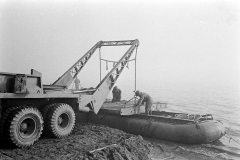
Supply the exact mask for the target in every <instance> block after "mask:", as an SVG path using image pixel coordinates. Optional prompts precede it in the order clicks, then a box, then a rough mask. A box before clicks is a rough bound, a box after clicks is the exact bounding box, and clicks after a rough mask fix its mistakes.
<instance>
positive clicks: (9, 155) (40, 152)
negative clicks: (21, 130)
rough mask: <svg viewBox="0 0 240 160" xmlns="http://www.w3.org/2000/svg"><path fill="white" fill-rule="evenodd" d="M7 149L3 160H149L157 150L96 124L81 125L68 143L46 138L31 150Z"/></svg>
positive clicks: (0, 156) (0, 152)
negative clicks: (153, 150)
mask: <svg viewBox="0 0 240 160" xmlns="http://www.w3.org/2000/svg"><path fill="white" fill-rule="evenodd" d="M3 146H4V147H5V146H6V145H3ZM4 147H1V148H0V159H1V160H10V159H16V160H20V159H24V160H25V159H28V160H33V159H34V160H35V159H49V160H52V159H57V160H64V159H66V160H77V159H79V160H81V159H83V160H101V159H102V160H103V159H109V160H138V159H140V160H148V159H151V158H150V154H151V150H152V149H153V148H154V146H153V145H152V144H151V143H150V142H148V141H145V140H143V138H142V137H141V136H136V135H132V134H128V133H126V132H123V131H121V130H118V129H113V128H110V127H107V126H103V125H96V124H92V123H83V124H77V125H76V126H75V128H74V130H73V132H72V134H71V135H70V136H68V137H66V138H64V139H50V138H45V137H43V138H41V139H40V140H39V141H38V142H37V143H35V144H34V145H33V146H31V147H28V148H16V149H9V148H4Z"/></svg>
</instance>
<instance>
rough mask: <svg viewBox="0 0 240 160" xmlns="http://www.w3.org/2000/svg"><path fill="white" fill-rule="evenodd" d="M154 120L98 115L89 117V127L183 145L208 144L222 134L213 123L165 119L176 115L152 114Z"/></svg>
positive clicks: (219, 128)
mask: <svg viewBox="0 0 240 160" xmlns="http://www.w3.org/2000/svg"><path fill="white" fill-rule="evenodd" d="M154 114H155V115H154V116H145V115H130V116H122V115H115V114H105V113H101V112H100V113H99V114H98V115H90V117H89V118H90V121H91V122H93V123H98V124H103V125H107V126H110V127H113V128H117V129H120V130H123V131H125V132H128V133H132V134H136V135H141V136H144V137H150V138H157V139H162V140H167V141H173V142H180V143H186V144H202V143H211V142H213V141H215V140H218V139H219V138H221V137H222V136H223V135H224V134H225V128H224V126H223V124H222V123H221V122H219V121H217V120H208V119H206V120H201V121H198V122H196V121H189V120H184V119H176V118H169V117H173V115H176V114H177V113H170V112H155V113H154ZM163 115H164V116H163Z"/></svg>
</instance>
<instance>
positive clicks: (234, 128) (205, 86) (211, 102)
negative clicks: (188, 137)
mask: <svg viewBox="0 0 240 160" xmlns="http://www.w3.org/2000/svg"><path fill="white" fill-rule="evenodd" d="M144 84H145V85H144ZM119 87H120V88H121V89H122V90H123V93H122V94H123V97H124V98H125V99H130V98H131V97H133V92H132V91H128V90H129V89H128V88H129V87H124V86H119ZM137 89H139V90H141V91H143V92H146V93H149V94H150V95H151V96H152V97H153V99H154V101H164V102H167V103H168V107H167V109H165V110H166V111H172V112H185V113H193V114H212V115H213V118H214V119H217V120H220V121H221V122H223V124H224V126H225V128H226V133H227V135H229V136H231V137H232V138H233V139H232V140H230V139H229V138H227V137H226V136H224V137H222V138H221V139H220V140H219V141H217V142H214V143H212V144H204V145H185V144H178V143H173V142H167V141H163V140H156V139H150V141H152V142H156V143H157V144H159V145H161V146H162V147H163V148H165V150H167V151H168V153H169V154H167V153H156V154H155V155H154V156H153V157H155V158H156V159H162V158H170V157H171V158H173V159H174V157H175V159H179V158H180V159H239V158H240V144H238V143H237V142H239V143H240V119H239V116H240V99H239V97H240V87H239V86H237V85H233V84H224V85H223V84H220V85H219V84H218V83H217V82H216V83H215V84H209V83H202V84H199V83H195V84H194V83H193V82H192V83H177V82H176V83H175V84H174V83H172V84H171V83H165V84H164V83H155V84H154V83H143V84H138V87H137ZM124 91H125V92H124ZM229 140H230V142H229ZM234 140H236V141H237V142H235V141H234ZM182 153H184V154H182ZM170 154H171V156H170Z"/></svg>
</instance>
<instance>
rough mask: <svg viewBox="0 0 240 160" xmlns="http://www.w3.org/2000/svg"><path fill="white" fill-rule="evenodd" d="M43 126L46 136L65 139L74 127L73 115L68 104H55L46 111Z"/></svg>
mask: <svg viewBox="0 0 240 160" xmlns="http://www.w3.org/2000/svg"><path fill="white" fill-rule="evenodd" d="M45 124H46V125H45V129H46V133H47V134H48V136H50V137H54V138H63V137H66V136H68V135H69V134H70V133H71V132H72V130H73V128H74V126H75V113H74V111H73V109H72V107H71V106H69V105H68V104H65V103H55V104H54V105H53V106H52V107H51V108H50V110H49V111H48V115H47V118H46V121H45Z"/></svg>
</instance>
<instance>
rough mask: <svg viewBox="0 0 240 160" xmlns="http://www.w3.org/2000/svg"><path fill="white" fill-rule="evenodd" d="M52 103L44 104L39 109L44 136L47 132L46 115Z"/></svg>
mask: <svg viewBox="0 0 240 160" xmlns="http://www.w3.org/2000/svg"><path fill="white" fill-rule="evenodd" d="M53 106H54V104H48V105H46V106H44V107H43V108H42V109H41V110H40V111H41V114H42V117H43V121H44V122H43V135H44V136H47V135H48V133H47V129H46V126H47V123H46V122H47V115H48V111H49V110H50V108H51V107H53Z"/></svg>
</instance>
